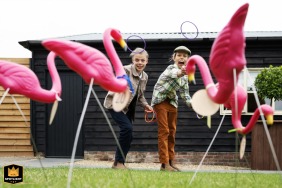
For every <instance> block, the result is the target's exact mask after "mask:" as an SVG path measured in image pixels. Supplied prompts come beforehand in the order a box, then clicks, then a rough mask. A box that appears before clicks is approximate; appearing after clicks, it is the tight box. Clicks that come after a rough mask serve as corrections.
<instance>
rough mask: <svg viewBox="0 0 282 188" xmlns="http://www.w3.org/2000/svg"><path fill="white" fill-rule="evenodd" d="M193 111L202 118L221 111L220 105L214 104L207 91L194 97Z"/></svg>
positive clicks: (202, 90) (203, 90) (197, 93)
mask: <svg viewBox="0 0 282 188" xmlns="http://www.w3.org/2000/svg"><path fill="white" fill-rule="evenodd" d="M192 107H193V110H194V111H195V112H196V113H197V114H199V115H202V116H211V115H213V114H215V113H216V112H217V111H218V109H219V104H217V103H214V102H213V101H212V100H211V99H210V98H209V96H208V94H207V91H206V89H201V90H199V91H197V92H196V93H195V94H194V95H193V97H192Z"/></svg>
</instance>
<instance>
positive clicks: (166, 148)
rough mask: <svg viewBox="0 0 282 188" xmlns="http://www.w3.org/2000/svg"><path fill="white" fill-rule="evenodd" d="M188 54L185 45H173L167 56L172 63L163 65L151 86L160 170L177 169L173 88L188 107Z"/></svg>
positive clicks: (175, 114) (175, 112)
mask: <svg viewBox="0 0 282 188" xmlns="http://www.w3.org/2000/svg"><path fill="white" fill-rule="evenodd" d="M190 55H191V51H190V50H189V49H188V48H187V47H185V46H179V47H177V48H175V49H174V51H173V55H172V58H171V59H172V60H173V61H174V64H173V65H169V66H168V67H167V68H166V70H165V71H164V72H163V73H162V74H161V75H160V77H159V79H158V81H157V83H156V84H155V86H154V91H153V97H152V102H151V106H153V108H154V111H155V112H156V115H157V123H158V150H159V160H160V163H161V164H162V165H161V169H160V170H164V171H180V169H179V168H178V167H176V165H175V161H174V159H175V151H174V146H175V133H176V123H177V108H178V96H177V95H176V91H179V92H180V96H181V98H182V99H183V100H184V101H185V103H186V105H187V106H188V107H191V97H190V94H189V86H188V77H187V76H186V71H185V65H186V63H187V60H188V58H189V56H190Z"/></svg>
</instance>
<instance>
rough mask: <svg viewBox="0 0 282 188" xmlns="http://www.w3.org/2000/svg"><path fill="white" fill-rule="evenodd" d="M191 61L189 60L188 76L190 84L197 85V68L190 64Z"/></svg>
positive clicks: (187, 66)
mask: <svg viewBox="0 0 282 188" xmlns="http://www.w3.org/2000/svg"><path fill="white" fill-rule="evenodd" d="M189 59H190V58H189ZM189 59H188V62H187V64H186V74H187V75H188V81H189V82H190V83H194V84H196V80H195V71H196V66H195V64H193V63H189Z"/></svg>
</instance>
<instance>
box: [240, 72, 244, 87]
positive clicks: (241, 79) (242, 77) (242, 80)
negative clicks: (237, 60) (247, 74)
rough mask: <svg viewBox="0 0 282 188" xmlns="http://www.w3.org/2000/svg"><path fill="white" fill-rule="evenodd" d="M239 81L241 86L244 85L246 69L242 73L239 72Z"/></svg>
mask: <svg viewBox="0 0 282 188" xmlns="http://www.w3.org/2000/svg"><path fill="white" fill-rule="evenodd" d="M238 83H239V84H240V85H241V86H244V85H245V84H244V71H241V72H240V74H239V77H238Z"/></svg>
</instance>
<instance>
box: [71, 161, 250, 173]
mask: <svg viewBox="0 0 282 188" xmlns="http://www.w3.org/2000/svg"><path fill="white" fill-rule="evenodd" d="M112 165H113V162H111V161H93V160H81V161H77V162H75V166H83V167H97V168H111V167H112ZM125 165H126V166H127V167H128V168H130V169H140V170H159V169H160V166H161V165H160V164H159V163H126V164H125ZM177 166H178V167H179V168H180V169H181V170H183V171H191V170H196V169H197V168H198V165H188V164H177ZM199 170H216V171H218V170H250V169H249V168H242V167H233V166H218V165H201V166H200V168H199Z"/></svg>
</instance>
